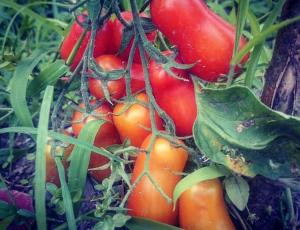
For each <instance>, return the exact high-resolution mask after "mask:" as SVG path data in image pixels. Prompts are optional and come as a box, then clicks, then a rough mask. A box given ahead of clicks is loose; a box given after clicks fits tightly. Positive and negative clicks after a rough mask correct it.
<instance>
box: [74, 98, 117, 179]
mask: <svg viewBox="0 0 300 230" xmlns="http://www.w3.org/2000/svg"><path fill="white" fill-rule="evenodd" d="M95 102H96V101H91V102H90V103H91V104H92V105H93V104H95ZM80 108H84V104H83V103H81V104H80ZM93 113H94V114H96V115H97V116H93V115H88V116H87V117H85V116H86V114H83V113H82V112H80V111H75V112H74V113H73V118H72V123H73V124H72V127H73V131H74V135H75V136H78V135H79V133H80V131H81V129H82V128H83V126H84V125H85V124H86V123H88V122H90V121H92V120H95V119H104V120H106V122H105V123H104V124H102V125H101V127H100V129H99V131H98V133H97V135H96V137H95V140H94V145H95V146H96V147H102V148H106V147H108V146H110V145H113V144H120V137H119V134H118V132H117V130H116V128H115V126H114V125H113V123H112V115H111V113H112V110H111V108H110V106H109V105H108V104H107V103H104V104H102V105H101V106H99V107H98V108H96V109H95V110H94V111H93ZM108 162H109V159H107V158H106V157H104V156H102V155H99V154H97V153H92V154H91V159H90V164H89V168H97V167H100V166H103V165H105V164H107V163H108ZM91 175H92V176H93V177H94V178H96V179H97V180H98V181H102V180H103V179H104V178H106V177H108V176H109V175H110V169H105V170H95V171H94V170H93V171H91Z"/></svg>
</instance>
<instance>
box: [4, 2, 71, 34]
mask: <svg viewBox="0 0 300 230" xmlns="http://www.w3.org/2000/svg"><path fill="white" fill-rule="evenodd" d="M43 4H51V3H45V2H42V1H40V2H34V3H31V4H27V5H25V6H24V5H20V4H18V3H16V2H15V1H10V0H1V1H0V5H4V6H6V7H10V8H12V9H14V10H16V11H17V12H18V13H19V12H21V13H22V14H25V15H27V16H29V17H31V18H33V19H35V20H38V21H39V22H40V23H41V24H42V25H43V26H45V27H48V28H50V29H52V30H54V31H55V32H56V33H58V34H59V35H61V36H63V35H64V31H63V30H62V29H61V28H59V27H58V26H56V25H55V24H53V23H51V22H49V21H47V19H46V18H45V17H43V16H41V15H39V14H37V13H35V12H34V11H32V10H31V9H29V8H28V7H30V6H33V5H43ZM56 5H60V6H62V7H67V6H68V5H66V4H58V3H56Z"/></svg>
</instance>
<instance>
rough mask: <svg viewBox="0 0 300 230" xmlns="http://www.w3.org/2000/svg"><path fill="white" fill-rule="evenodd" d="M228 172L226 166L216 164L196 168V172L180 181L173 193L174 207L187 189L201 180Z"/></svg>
mask: <svg viewBox="0 0 300 230" xmlns="http://www.w3.org/2000/svg"><path fill="white" fill-rule="evenodd" d="M227 174H228V171H226V170H224V168H221V167H217V166H215V165H212V166H207V167H203V168H200V169H198V170H196V171H195V172H192V173H190V174H189V175H187V176H186V177H184V178H183V179H182V180H181V181H179V182H178V184H177V185H176V187H175V189H174V193H173V203H174V207H175V205H176V202H177V200H178V198H179V197H180V196H181V194H182V193H183V192H184V191H186V190H187V189H189V188H191V187H192V186H193V185H195V184H197V183H199V182H201V181H205V180H210V179H214V178H217V177H222V176H225V175H227Z"/></svg>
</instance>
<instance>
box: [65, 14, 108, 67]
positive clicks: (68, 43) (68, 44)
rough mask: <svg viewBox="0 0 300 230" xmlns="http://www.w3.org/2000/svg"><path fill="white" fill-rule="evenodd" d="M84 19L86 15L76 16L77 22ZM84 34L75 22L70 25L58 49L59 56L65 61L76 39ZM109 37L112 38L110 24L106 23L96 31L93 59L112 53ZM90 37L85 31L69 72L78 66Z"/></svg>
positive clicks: (89, 32) (89, 33) (82, 29)
mask: <svg viewBox="0 0 300 230" xmlns="http://www.w3.org/2000/svg"><path fill="white" fill-rule="evenodd" d="M85 17H87V15H86V13H83V14H81V15H79V16H78V21H79V22H84V20H85ZM83 32H84V28H83V27H81V25H79V24H78V23H77V22H76V21H75V22H74V23H73V24H72V26H71V28H70V31H69V33H68V34H67V35H66V37H65V39H64V41H63V43H62V45H61V49H60V56H61V58H62V59H64V60H65V61H66V60H67V59H68V58H69V55H70V54H71V52H72V50H73V47H74V46H75V45H76V43H77V41H78V39H79V38H80V36H81V34H82V33H83ZM111 36H112V23H111V22H110V21H107V22H106V23H104V25H103V27H102V28H100V29H99V30H98V31H97V34H96V39H95V47H94V57H98V56H100V55H102V54H105V53H112V52H113V50H112V44H111ZM90 37H91V31H87V33H86V35H85V37H84V38H83V40H82V43H81V45H80V47H79V49H78V51H77V53H76V55H75V57H74V59H73V62H72V63H71V65H70V68H71V70H74V69H75V68H76V67H77V65H78V64H79V62H80V60H81V58H82V57H83V54H84V52H85V49H86V47H87V44H88V43H89V40H90Z"/></svg>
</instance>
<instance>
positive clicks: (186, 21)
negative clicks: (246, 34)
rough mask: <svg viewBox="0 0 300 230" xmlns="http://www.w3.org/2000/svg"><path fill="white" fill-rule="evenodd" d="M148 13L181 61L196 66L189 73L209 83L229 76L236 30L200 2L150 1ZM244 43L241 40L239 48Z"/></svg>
mask: <svg viewBox="0 0 300 230" xmlns="http://www.w3.org/2000/svg"><path fill="white" fill-rule="evenodd" d="M150 12H151V17H152V21H153V23H154V24H155V25H156V26H157V27H158V29H159V30H160V31H161V32H162V33H163V34H164V35H165V36H166V37H167V39H168V40H169V41H170V42H171V43H172V44H174V45H176V46H177V48H178V51H179V55H180V57H181V59H182V61H183V62H184V63H187V64H191V63H197V64H196V65H195V66H194V67H193V68H191V69H190V72H191V73H193V74H195V75H197V76H198V77H199V78H201V79H203V80H206V81H210V82H216V81H217V80H218V79H219V78H220V77H222V76H224V75H226V74H228V72H229V68H230V60H231V57H232V53H233V47H234V42H235V28H234V27H233V26H232V25H230V24H229V23H228V22H226V21H225V20H223V19H222V18H221V17H219V16H218V15H216V14H215V13H214V12H213V11H211V10H210V9H209V8H208V7H207V6H206V4H205V2H204V1H203V0H185V1H182V0H152V1H151V2H150ZM245 44H246V40H245V39H244V38H241V40H240V47H239V48H242V47H243V46H244V45H245ZM246 59H247V57H245V59H244V61H245V60H246Z"/></svg>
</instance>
